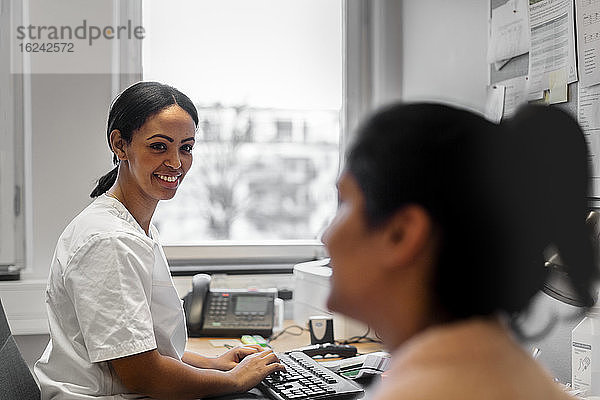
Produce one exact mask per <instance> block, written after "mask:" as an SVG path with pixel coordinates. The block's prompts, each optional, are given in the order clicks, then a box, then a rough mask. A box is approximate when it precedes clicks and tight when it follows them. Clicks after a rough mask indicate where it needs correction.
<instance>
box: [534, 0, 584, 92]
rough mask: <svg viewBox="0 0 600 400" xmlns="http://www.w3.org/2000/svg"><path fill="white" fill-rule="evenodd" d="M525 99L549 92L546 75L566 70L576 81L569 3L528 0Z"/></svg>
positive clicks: (573, 32) (570, 79)
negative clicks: (545, 91) (527, 67)
mask: <svg viewBox="0 0 600 400" xmlns="http://www.w3.org/2000/svg"><path fill="white" fill-rule="evenodd" d="M529 22H530V26H531V49H530V50H529V94H528V98H529V100H533V99H535V98H536V97H539V93H540V92H543V91H544V90H547V89H550V79H549V77H550V73H551V72H553V71H558V70H561V69H563V68H566V69H567V83H572V82H575V81H577V68H576V60H575V29H574V25H575V24H574V16H573V0H529Z"/></svg>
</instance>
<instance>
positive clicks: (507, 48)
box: [488, 0, 530, 69]
mask: <svg viewBox="0 0 600 400" xmlns="http://www.w3.org/2000/svg"><path fill="white" fill-rule="evenodd" d="M527 8H528V0H508V1H507V2H506V3H504V4H503V5H501V6H500V7H496V8H494V9H493V10H492V21H491V23H490V39H489V41H488V62H489V63H493V62H498V61H501V60H506V59H510V58H512V57H515V56H518V55H519V54H523V53H527V52H528V51H529V35H530V30H529V17H528V10H527ZM500 68H501V67H500ZM498 69H499V68H498Z"/></svg>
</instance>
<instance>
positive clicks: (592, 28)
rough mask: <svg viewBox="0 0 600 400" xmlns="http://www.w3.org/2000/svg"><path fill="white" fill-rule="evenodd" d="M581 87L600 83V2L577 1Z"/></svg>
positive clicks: (576, 14)
mask: <svg viewBox="0 0 600 400" xmlns="http://www.w3.org/2000/svg"><path fill="white" fill-rule="evenodd" d="M575 16H576V19H577V57H578V65H579V87H582V86H584V87H587V86H592V85H596V84H598V83H600V65H599V63H600V2H598V1H591V0H576V2H575Z"/></svg>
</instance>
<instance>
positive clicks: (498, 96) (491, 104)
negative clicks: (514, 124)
mask: <svg viewBox="0 0 600 400" xmlns="http://www.w3.org/2000/svg"><path fill="white" fill-rule="evenodd" d="M504 90H505V88H504V86H502V85H498V84H494V85H490V86H488V91H487V101H486V105H485V117H486V118H487V119H489V120H490V121H492V122H496V123H498V122H500V120H501V119H502V113H503V111H504Z"/></svg>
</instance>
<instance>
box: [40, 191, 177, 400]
mask: <svg viewBox="0 0 600 400" xmlns="http://www.w3.org/2000/svg"><path fill="white" fill-rule="evenodd" d="M46 308H47V311H48V320H49V326H50V342H49V343H48V346H47V347H46V350H45V351H44V353H43V354H42V357H41V358H40V359H39V360H38V361H37V363H36V364H35V367H34V372H35V375H36V377H37V379H38V381H39V383H40V387H41V391H42V398H43V399H98V398H100V399H122V398H139V397H140V396H139V395H135V394H128V390H127V389H126V388H125V387H124V386H123V384H122V383H121V381H120V380H119V378H118V377H117V375H116V373H115V371H114V370H113V369H112V367H111V364H110V363H109V362H108V360H112V359H115V358H120V357H125V356H129V355H133V354H138V353H141V352H145V351H149V350H153V349H157V350H158V351H159V352H160V353H161V354H162V355H164V356H169V357H173V358H175V359H179V360H180V359H181V357H182V355H183V352H184V348H185V343H186V340H187V336H186V329H185V317H184V314H183V308H182V305H181V300H180V299H179V296H178V295H177V292H176V290H175V287H174V286H173V280H172V279H171V275H170V273H169V268H168V265H167V260H166V258H165V255H164V252H163V250H162V247H161V246H160V244H159V242H158V233H157V231H156V228H155V227H154V226H152V225H151V226H150V236H147V235H146V233H145V232H144V230H143V229H142V228H141V227H140V225H139V224H138V223H137V221H136V220H135V219H134V218H133V216H132V215H131V214H130V213H129V211H127V209H126V208H125V206H124V205H123V204H121V203H120V202H119V201H118V200H117V199H114V198H112V197H109V196H107V195H102V196H100V197H98V198H97V199H96V200H95V201H94V202H93V203H92V204H90V205H89V206H88V207H87V208H86V209H85V210H83V211H82V212H81V213H80V214H79V215H78V216H77V217H76V218H75V219H74V220H73V221H72V222H71V223H70V224H69V225H68V226H67V228H66V229H65V230H64V232H63V233H62V235H61V236H60V238H59V240H58V244H57V246H56V251H55V253H54V256H53V259H52V265H51V269H50V276H49V279H48V286H47V289H46Z"/></svg>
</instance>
